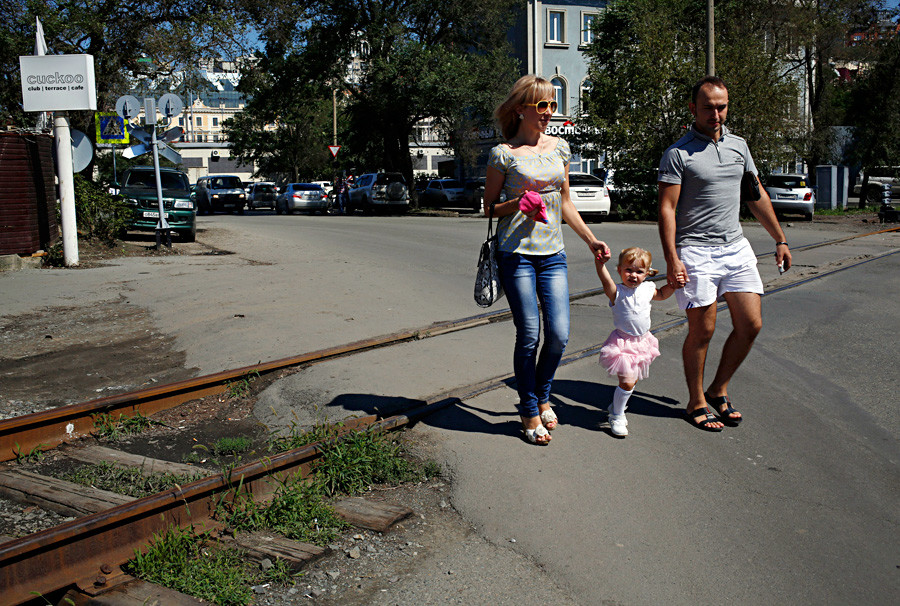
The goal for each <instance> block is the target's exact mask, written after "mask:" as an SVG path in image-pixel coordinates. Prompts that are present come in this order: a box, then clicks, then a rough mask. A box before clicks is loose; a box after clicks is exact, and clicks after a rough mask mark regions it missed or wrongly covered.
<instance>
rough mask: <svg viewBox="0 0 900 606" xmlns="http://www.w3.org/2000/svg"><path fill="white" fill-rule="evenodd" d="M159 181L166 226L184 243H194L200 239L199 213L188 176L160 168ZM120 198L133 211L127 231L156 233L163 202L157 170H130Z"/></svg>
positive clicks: (127, 172) (121, 189) (122, 184)
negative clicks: (157, 180)
mask: <svg viewBox="0 0 900 606" xmlns="http://www.w3.org/2000/svg"><path fill="white" fill-rule="evenodd" d="M159 180H160V183H161V184H162V195H163V210H164V212H165V214H166V222H167V223H168V224H169V227H170V228H171V229H172V230H174V231H175V232H176V233H177V234H178V236H179V237H180V238H181V239H182V240H184V241H185V242H193V241H194V240H195V239H196V238H197V220H196V215H197V212H196V210H195V208H194V202H193V201H192V199H191V185H190V181H188V177H187V175H186V174H184V173H183V172H181V171H180V170H176V169H174V168H160V169H159ZM119 194H120V195H121V196H122V198H124V200H125V203H126V204H128V207H129V208H130V209H131V217H130V218H129V223H128V227H127V229H133V230H142V231H155V230H156V226H157V224H158V223H159V198H158V197H157V193H156V173H155V172H154V170H153V167H152V166H132V167H131V168H129V169H128V170H126V171H125V174H123V175H122V181H121V185H120V186H119Z"/></svg>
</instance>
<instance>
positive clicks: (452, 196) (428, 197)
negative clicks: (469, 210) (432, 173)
mask: <svg viewBox="0 0 900 606" xmlns="http://www.w3.org/2000/svg"><path fill="white" fill-rule="evenodd" d="M464 192H465V190H464V189H463V186H462V183H460V182H459V181H457V180H456V179H433V180H431V181H429V182H428V185H426V186H425V190H424V191H423V192H422V204H423V205H426V206H435V207H438V208H441V207H445V206H462V205H463V204H465V199H464V197H463V194H464Z"/></svg>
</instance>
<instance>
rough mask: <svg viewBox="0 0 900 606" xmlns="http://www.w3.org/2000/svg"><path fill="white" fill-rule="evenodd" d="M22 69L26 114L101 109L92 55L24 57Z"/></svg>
mask: <svg viewBox="0 0 900 606" xmlns="http://www.w3.org/2000/svg"><path fill="white" fill-rule="evenodd" d="M19 67H20V68H21V71H22V105H23V109H24V110H25V111H27V112H50V111H66V110H96V109H97V87H96V85H95V84H94V57H93V56H92V55H40V56H38V55H35V56H24V57H19Z"/></svg>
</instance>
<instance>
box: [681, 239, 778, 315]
mask: <svg viewBox="0 0 900 606" xmlns="http://www.w3.org/2000/svg"><path fill="white" fill-rule="evenodd" d="M678 258H679V259H681V262H682V263H684V267H685V269H686V270H687V275H688V283H687V284H685V286H684V288H679V289H677V290H676V291H675V300H677V301H678V306H679V307H680V308H681V309H691V308H692V307H706V306H707V305H712V304H713V303H715V302H716V301H717V300H718V301H721V300H722V298H723V297H722V295H724V294H725V293H727V292H753V293H756V294H759V295H761V294H763V283H762V279H761V278H760V277H759V270H757V269H756V255H755V254H754V253H753V249H752V248H751V247H750V243H749V242H748V241H747V240H746V239H741V240H740V241H739V242H734V243H732V244H726V245H724V246H682V247H681V248H679V249H678Z"/></svg>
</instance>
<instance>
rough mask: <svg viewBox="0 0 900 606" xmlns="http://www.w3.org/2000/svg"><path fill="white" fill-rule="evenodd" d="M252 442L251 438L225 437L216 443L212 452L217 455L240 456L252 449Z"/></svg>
mask: <svg viewBox="0 0 900 606" xmlns="http://www.w3.org/2000/svg"><path fill="white" fill-rule="evenodd" d="M251 445H252V442H251V441H250V438H247V437H244V436H235V437H230V436H225V437H221V438H219V439H218V440H216V441H215V442H213V445H212V447H211V449H210V450H212V452H213V454H216V455H235V456H236V455H239V454H241V453H243V452H246V451H247V450H249V449H250V446H251Z"/></svg>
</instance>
